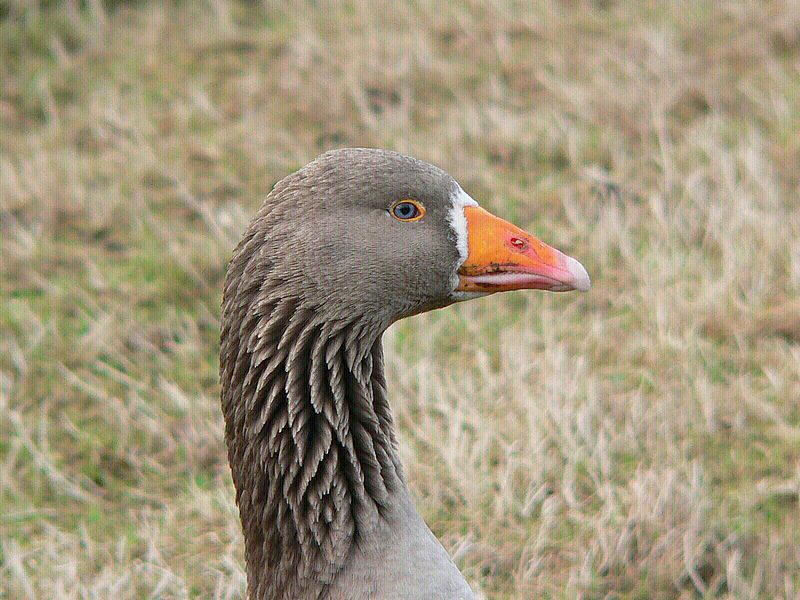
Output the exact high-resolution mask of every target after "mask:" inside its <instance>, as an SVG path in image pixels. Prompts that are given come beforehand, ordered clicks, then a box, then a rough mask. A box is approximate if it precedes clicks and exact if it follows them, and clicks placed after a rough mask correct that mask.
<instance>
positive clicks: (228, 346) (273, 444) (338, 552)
mask: <svg viewBox="0 0 800 600" xmlns="http://www.w3.org/2000/svg"><path fill="white" fill-rule="evenodd" d="M232 267H233V269H234V271H235V269H236V265H235V264H234V263H232ZM240 275H241V273H240ZM229 282H230V283H229V284H226V289H225V298H224V300H223V318H222V323H223V326H222V333H221V346H220V379H221V383H222V409H223V413H224V415H225V422H226V441H227V445H228V456H229V460H230V464H231V471H232V474H233V481H234V484H235V486H236V498H237V503H238V505H239V511H240V516H241V520H242V528H243V531H244V537H245V552H246V560H247V571H248V588H249V590H248V591H249V597H250V598H251V600H260V599H263V598H270V599H284V598H286V599H288V598H299V597H303V598H306V597H308V598H318V597H319V598H322V597H324V594H325V589H326V586H327V585H328V584H329V583H330V582H331V581H332V580H333V579H334V578H335V577H336V575H337V573H339V571H340V570H341V568H342V566H343V565H344V564H345V562H346V560H347V558H348V556H349V555H350V554H351V552H352V551H353V544H354V542H355V541H356V540H357V537H358V536H359V535H366V534H368V533H369V530H370V528H371V527H373V526H374V524H375V523H376V522H377V520H378V519H380V518H381V512H382V510H383V509H385V508H386V507H387V506H389V504H390V499H391V496H392V495H393V494H394V493H395V492H396V491H397V490H398V489H399V487H400V486H402V485H403V483H402V475H401V470H400V464H399V461H398V458H397V455H396V452H395V449H394V444H395V440H394V432H393V426H392V418H391V413H390V409H389V405H388V402H387V397H386V380H385V377H384V367H383V352H382V347H381V342H380V335H381V333H382V332H383V329H384V328H385V324H384V323H379V322H373V321H371V320H369V319H367V318H364V317H361V318H357V317H351V318H348V319H346V320H345V319H335V318H333V319H331V318H330V317H329V316H326V311H325V310H324V307H321V306H315V305H313V304H309V303H308V302H307V301H304V300H302V299H298V298H293V297H282V296H280V295H278V294H277V292H276V290H272V289H270V286H268V285H264V284H263V280H262V284H261V285H257V284H256V283H254V282H252V283H250V284H248V283H247V282H245V283H244V284H242V282H241V281H235V280H233V279H232V278H231V277H230V274H229ZM248 286H249V287H248Z"/></svg>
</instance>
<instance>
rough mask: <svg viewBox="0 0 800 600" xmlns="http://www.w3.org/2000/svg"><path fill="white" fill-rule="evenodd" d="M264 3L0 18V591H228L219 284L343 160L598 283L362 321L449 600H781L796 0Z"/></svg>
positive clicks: (236, 570)
mask: <svg viewBox="0 0 800 600" xmlns="http://www.w3.org/2000/svg"><path fill="white" fill-rule="evenodd" d="M187 4H188V3H187ZM647 6H652V7H651V8H646V7H647ZM289 7H290V4H288V3H280V2H276V3H275V4H274V5H272V4H270V5H267V6H260V5H257V4H256V3H253V4H249V3H247V4H239V3H232V2H227V1H224V0H209V1H208V2H199V3H196V4H190V5H188V6H184V7H175V6H173V5H172V4H157V3H148V2H141V3H138V2H137V3H127V2H107V3H103V2H100V1H99V0H94V1H89V2H85V3H78V2H66V3H63V4H62V3H53V6H50V7H44V8H37V5H36V3H32V2H24V1H23V2H20V1H16V2H10V3H5V4H0V245H1V247H0V298H1V299H2V302H0V597H2V598H115V599H116V598H119V599H124V598H187V597H192V598H209V597H210V598H241V597H242V596H243V593H244V590H245V582H244V574H243V570H242V548H241V538H240V533H239V526H238V518H237V513H236V508H235V505H234V502H233V490H232V485H231V482H230V476H229V472H228V468H227V463H226V460H225V452H224V447H223V443H222V419H221V415H220V413H219V408H218V400H217V394H218V388H217V378H216V370H217V366H216V365H217V362H216V361H217V357H216V353H217V335H218V316H219V309H218V307H219V300H220V289H221V278H222V276H223V272H224V268H225V263H226V260H227V258H228V256H229V253H230V251H231V248H232V246H233V244H234V243H235V241H236V240H237V238H238V236H239V235H240V233H241V231H242V229H243V227H244V224H245V223H246V221H247V218H248V216H249V215H250V214H252V213H253V212H254V210H255V208H256V206H257V205H258V203H259V201H260V198H262V197H263V196H264V194H265V193H266V192H267V191H268V190H269V189H270V187H271V185H272V184H274V183H275V182H276V181H277V180H278V179H280V178H281V177H283V176H284V175H286V174H287V173H288V172H290V171H291V170H293V169H295V168H297V167H299V166H301V165H302V164H304V163H305V162H307V161H308V160H310V159H311V158H313V157H314V156H315V155H317V154H318V153H320V152H321V151H323V150H325V149H328V148H331V147H336V146H348V145H367V146H380V147H387V148H393V149H397V150H401V151H404V152H408V153H411V154H414V155H417V156H419V157H421V158H424V159H427V160H429V161H432V162H435V163H436V164H438V165H440V166H442V167H443V168H445V169H447V170H448V171H450V172H451V173H452V174H453V175H455V176H456V177H457V178H458V179H459V180H460V182H461V183H462V185H463V186H464V187H465V189H467V190H468V191H469V192H470V193H471V194H472V195H473V196H474V197H476V198H478V199H479V201H482V203H483V204H484V205H485V206H487V207H489V208H491V209H493V210H495V211H496V212H498V213H500V214H502V215H504V216H506V217H508V218H510V219H512V220H514V221H515V222H517V223H518V224H520V225H522V226H526V227H530V228H532V229H533V230H534V231H535V232H537V233H539V234H541V236H542V237H543V238H544V239H546V240H548V241H550V242H552V243H553V244H554V245H557V246H560V247H562V248H563V249H565V250H567V251H569V252H570V253H571V254H573V255H574V256H576V257H578V258H579V259H581V260H582V262H584V264H586V266H587V268H588V270H589V272H590V273H591V275H592V277H593V281H594V287H593V288H592V290H591V292H590V293H588V294H585V295H564V296H556V295H541V294H533V293H515V294H509V295H506V296H505V297H502V296H501V297H493V298H487V299H484V300H481V301H475V302H473V303H470V304H465V305H461V306H457V307H453V308H449V309H447V310H444V311H439V312H437V313H433V314H429V315H425V316H421V317H417V318H414V319H412V320H409V321H407V322H401V323H399V324H397V325H395V326H394V327H393V328H392V329H391V330H390V331H389V332H388V334H387V337H386V346H387V354H388V359H389V362H390V369H389V373H390V377H391V379H390V390H391V392H392V399H393V406H394V409H395V414H396V419H397V421H398V424H399V426H400V446H401V452H402V457H403V459H404V461H405V464H406V467H407V473H408V476H409V479H410V481H411V485H412V488H413V490H414V491H415V493H416V496H417V501H418V505H419V508H420V510H421V512H422V513H423V515H424V516H425V517H426V519H427V521H428V522H429V523H430V524H431V526H432V528H433V529H434V531H435V532H436V533H437V534H438V535H439V536H440V537H441V538H442V540H443V542H444V543H445V545H446V546H447V547H448V548H449V549H450V550H451V551H452V552H453V554H454V556H455V558H456V561H457V562H458V564H459V566H460V567H461V568H462V569H463V571H464V572H465V574H466V575H467V577H468V578H469V579H470V580H471V581H472V582H473V583H474V584H475V586H476V587H480V588H482V589H484V590H485V591H486V593H487V595H488V596H489V597H491V598H499V599H503V598H532V597H543V598H581V599H586V600H588V599H593V598H598V599H599V598H620V599H621V598H626V599H634V598H665V599H666V598H681V599H683V598H742V599H745V598H751V599H756V598H774V599H783V600H794V599H796V598H798V597H800V528H798V527H797V523H798V518H799V517H800V509H799V508H798V491H799V489H800V403H799V402H798V399H800V304H799V303H798V297H799V296H800V295H799V294H798V290H800V216H799V213H800V210H798V200H797V198H798V191H799V190H798V186H799V184H800V176H798V173H800V133H798V132H800V33H798V32H800V9H799V8H798V6H797V4H796V3H793V2H783V3H782V2H758V3H756V2H724V3H720V2H716V1H703V2H693V3H684V2H675V1H673V2H662V3H649V4H648V3H638V2H615V1H613V0H612V1H605V2H600V1H597V2H554V1H551V2H548V1H541V2H534V3H530V4H520V3H516V2H510V1H509V2H499V3H494V4H492V5H491V6H489V5H487V4H485V3H479V2H470V3H457V4H451V3H449V2H444V1H442V0H438V1H433V0H430V1H421V2H416V3H410V4H402V5H401V4H400V3H396V4H392V5H391V6H390V7H389V6H382V7H380V8H376V7H374V6H373V4H372V3H370V2H361V1H356V2H348V3H344V4H340V3H325V2H322V3H308V4H306V3H300V4H299V5H297V6H295V3H291V8H289Z"/></svg>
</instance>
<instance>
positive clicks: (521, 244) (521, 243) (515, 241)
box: [508, 237, 528, 250]
mask: <svg viewBox="0 0 800 600" xmlns="http://www.w3.org/2000/svg"><path fill="white" fill-rule="evenodd" d="M508 241H509V243H510V244H511V245H512V246H514V248H516V249H517V250H525V248H527V246H528V245H527V244H526V243H525V240H523V239H520V238H518V237H512V238H511V239H509V240H508Z"/></svg>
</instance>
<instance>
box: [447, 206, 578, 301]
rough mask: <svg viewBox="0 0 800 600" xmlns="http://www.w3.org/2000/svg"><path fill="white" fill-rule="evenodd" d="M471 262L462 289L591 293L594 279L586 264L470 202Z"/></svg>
mask: <svg viewBox="0 0 800 600" xmlns="http://www.w3.org/2000/svg"><path fill="white" fill-rule="evenodd" d="M464 216H465V217H466V219H467V248H468V253H467V260H466V261H465V262H464V264H463V265H461V268H460V269H459V270H458V287H457V288H456V290H457V291H462V292H489V293H491V292H503V291H508V290H523V289H535V290H549V291H551V292H566V291H569V290H580V291H582V292H585V291H586V290H588V289H589V286H590V285H591V282H590V281H589V274H588V273H587V272H586V269H584V268H583V265H581V263H579V262H578V261H577V260H575V259H574V258H571V257H569V256H567V255H566V254H563V253H561V252H559V251H558V250H556V249H555V248H551V247H550V246H548V245H547V244H544V243H542V242H540V241H539V240H537V239H536V238H535V237H533V236H532V235H531V234H529V233H527V232H525V231H523V230H522V229H520V228H519V227H516V226H515V225H512V224H511V223H509V222H508V221H504V220H503V219H500V218H498V217H495V216H494V215H493V214H491V213H489V212H487V211H485V210H483V209H482V208H480V207H477V206H466V207H465V208H464Z"/></svg>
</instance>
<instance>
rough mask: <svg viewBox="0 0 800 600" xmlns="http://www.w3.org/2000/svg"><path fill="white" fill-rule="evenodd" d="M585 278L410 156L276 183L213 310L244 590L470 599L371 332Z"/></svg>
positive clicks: (331, 156)
mask: <svg viewBox="0 0 800 600" xmlns="http://www.w3.org/2000/svg"><path fill="white" fill-rule="evenodd" d="M588 287H589V277H588V275H587V274H586V271H585V270H584V269H583V267H582V266H581V265H580V263H578V262H577V261H575V260H574V259H572V258H569V257H567V256H565V255H563V254H561V253H560V252H558V251H557V250H554V249H553V248H550V247H549V246H546V245H545V244H543V243H542V242H540V241H538V240H537V239H536V238H534V237H533V236H531V235H529V234H527V233H525V232H524V231H522V230H521V229H518V228H516V227H515V226H513V225H511V224H510V223H507V222H505V221H503V220H501V219H499V218H497V217H494V216H493V215H491V214H489V213H487V212H486V211H484V210H483V209H481V208H480V207H478V205H477V203H476V202H475V201H474V200H473V199H472V198H470V197H469V196H468V195H467V194H466V193H465V192H464V191H463V190H462V188H461V187H460V186H459V185H458V183H457V182H456V181H455V180H454V179H453V178H452V177H451V176H449V175H448V174H447V173H445V172H444V171H442V170H440V169H438V168H436V167H434V166H432V165H430V164H427V163H424V162H422V161H419V160H416V159H414V158H411V157H408V156H404V155H401V154H397V153H394V152H388V151H383V150H373V149H358V148H350V149H343V150H336V151H332V152H328V153H326V154H324V155H322V156H320V157H319V158H317V159H316V160H315V161H313V162H311V163H309V164H308V165H306V166H305V167H304V168H303V169H301V170H299V171H297V172H295V173H293V174H291V175H289V176H287V177H286V178H284V179H283V180H281V181H280V182H279V183H278V184H276V186H275V188H274V189H273V190H272V192H271V193H270V194H269V195H268V196H267V198H266V200H265V201H264V203H263V205H262V206H261V208H260V210H259V211H258V214H257V215H256V216H255V217H254V219H253V220H252V222H251V223H250V225H249V227H248V229H247V231H246V232H245V235H244V238H243V239H242V241H241V242H240V244H239V245H238V246H237V248H236V250H235V251H234V254H233V257H232V259H231V261H230V264H229V266H228V272H227V276H226V280H225V288H224V294H223V306H222V327H221V338H220V380H221V387H222V393H221V400H222V410H223V414H224V416H225V424H226V428H225V435H226V442H227V446H228V457H229V460H230V464H231V472H232V475H233V481H234V485H235V487H236V499H237V504H238V506H239V513H240V517H241V521H242V528H243V532H244V538H245V558H246V562H247V578H248V596H249V598H250V599H251V600H362V599H363V600H367V599H370V600H382V599H386V600H422V599H425V600H474V599H475V598H476V596H475V595H474V594H473V592H472V591H471V590H470V587H469V585H468V584H467V582H466V581H465V580H464V578H463V577H462V575H461V574H460V573H459V571H458V569H457V568H456V566H455V564H454V563H453V561H452V559H451V558H450V556H449V555H448V554H447V552H446V551H445V549H444V548H443V547H442V545H441V544H440V543H439V541H438V540H437V539H436V537H435V536H434V535H433V533H431V531H430V529H429V528H428V527H427V525H426V524H425V523H424V521H423V520H422V518H421V517H420V515H419V513H418V512H417V510H416V509H415V507H414V504H413V501H412V499H411V496H410V493H409V490H408V488H407V486H406V483H405V480H404V477H403V473H402V469H401V465H400V462H399V459H398V456H397V452H396V450H395V446H396V442H395V435H394V429H393V425H392V416H391V411H390V408H389V403H388V400H387V389H386V380H385V376H384V370H383V351H382V347H381V341H380V339H381V335H382V333H383V331H384V330H385V329H386V328H387V327H388V326H389V325H390V324H391V323H392V322H394V321H396V320H397V319H400V318H403V317H405V316H409V315H413V314H417V313H420V312H424V311H427V310H431V309H434V308H439V307H442V306H446V305H448V304H451V303H453V302H457V301H462V300H468V299H470V298H474V297H477V296H482V295H485V294H489V293H493V292H496V291H504V290H511V289H523V288H532V289H549V290H553V291H565V290H570V289H581V290H585V289H588Z"/></svg>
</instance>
